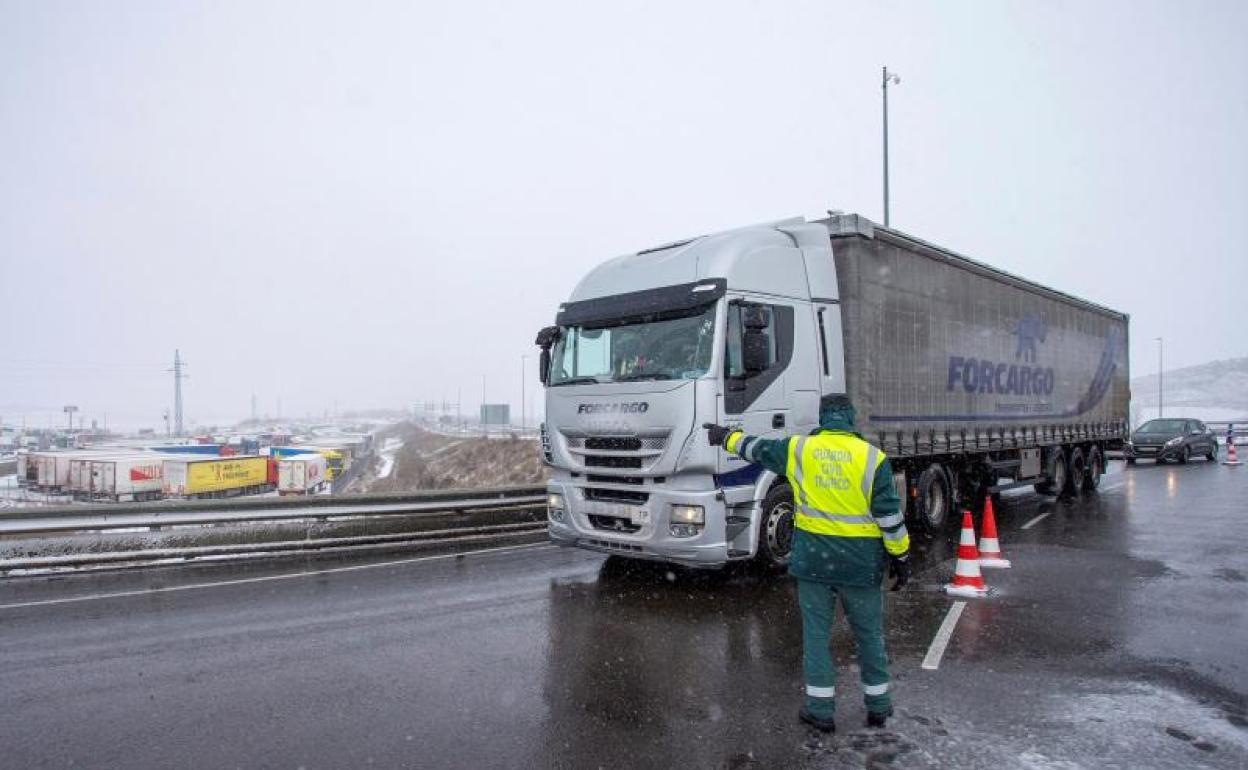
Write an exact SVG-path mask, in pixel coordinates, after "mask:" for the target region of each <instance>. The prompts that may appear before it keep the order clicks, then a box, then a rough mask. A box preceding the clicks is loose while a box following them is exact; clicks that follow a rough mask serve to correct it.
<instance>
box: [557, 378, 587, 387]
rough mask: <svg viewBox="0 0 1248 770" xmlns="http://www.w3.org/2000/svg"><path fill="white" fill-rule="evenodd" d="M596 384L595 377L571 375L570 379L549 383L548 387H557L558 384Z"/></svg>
mask: <svg viewBox="0 0 1248 770" xmlns="http://www.w3.org/2000/svg"><path fill="white" fill-rule="evenodd" d="M597 384H598V380H597V378H595V377H573V378H572V379H570V380H564V381H563V382H552V383H551V384H550V387H552V388H557V387H559V386H560V385H597Z"/></svg>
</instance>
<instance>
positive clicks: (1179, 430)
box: [1123, 417, 1218, 465]
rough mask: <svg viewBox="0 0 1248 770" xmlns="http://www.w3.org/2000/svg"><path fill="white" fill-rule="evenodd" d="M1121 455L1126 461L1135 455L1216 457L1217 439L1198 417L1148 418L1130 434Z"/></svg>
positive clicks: (1163, 458)
mask: <svg viewBox="0 0 1248 770" xmlns="http://www.w3.org/2000/svg"><path fill="white" fill-rule="evenodd" d="M1123 455H1124V456H1125V457H1126V458H1127V464H1128V465H1134V464H1135V461H1136V460H1138V459H1144V460H1156V461H1157V462H1159V463H1160V462H1165V461H1166V460H1178V461H1179V462H1181V463H1185V462H1187V461H1188V458H1191V457H1205V458H1207V459H1209V460H1211V461H1212V460H1217V459H1218V439H1217V436H1215V435H1214V434H1213V431H1211V430H1209V429H1208V428H1207V427H1205V424H1204V423H1203V422H1201V421H1200V420H1188V419H1183V418H1178V417H1175V418H1169V417H1168V418H1166V419H1158V420H1149V421H1148V422H1146V423H1144V424H1143V425H1141V426H1140V427H1139V428H1136V430H1135V433H1132V434H1131V438H1130V439H1128V441H1127V443H1126V446H1124V447H1123Z"/></svg>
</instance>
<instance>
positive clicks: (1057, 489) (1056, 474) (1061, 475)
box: [1036, 447, 1067, 497]
mask: <svg viewBox="0 0 1248 770" xmlns="http://www.w3.org/2000/svg"><path fill="white" fill-rule="evenodd" d="M1047 475H1048V477H1049V479H1048V481H1042V482H1040V483H1039V484H1036V491H1037V492H1039V493H1040V494H1042V495H1057V496H1059V497H1060V496H1061V494H1062V491H1063V490H1064V489H1066V476H1067V474H1066V453H1065V452H1063V451H1062V448H1061V447H1058V448H1057V449H1055V450H1053V452H1052V454H1051V455H1050V456H1049V466H1048V473H1047Z"/></svg>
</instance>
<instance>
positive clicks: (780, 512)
mask: <svg viewBox="0 0 1248 770" xmlns="http://www.w3.org/2000/svg"><path fill="white" fill-rule="evenodd" d="M767 550H768V551H770V552H771V557H772V560H773V561H776V562H777V563H784V562H787V561H788V560H789V554H790V553H792V551H793V506H792V505H791V504H790V503H780V504H779V505H777V506H776V507H774V508H772V509H771V515H769V516H768V517H767Z"/></svg>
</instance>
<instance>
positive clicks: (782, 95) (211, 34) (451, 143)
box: [0, 0, 1248, 426]
mask: <svg viewBox="0 0 1248 770" xmlns="http://www.w3.org/2000/svg"><path fill="white" fill-rule="evenodd" d="M1245 30H1248V3H1244V2H1189V3H1173V2H1151V3H1150V2H1134V1H1132V2H1043V3H1041V2H1025V3H1003V2H987V1H985V2H944V3H926V4H924V3H913V2H882V3H881V2H866V3H833V2H783V1H781V0H775V1H773V2H765V3H764V2H725V1H724V0H717V1H716V2H705V3H694V2H670V1H669V2H644V3H643V2H617V3H586V2H573V1H569V2H542V1H539V0H534V1H532V2H525V3H504V2H498V3H487V2H446V3H437V4H434V3H422V2H395V3H383V2H368V3H355V2H352V3H348V2H337V3H329V2H289V3H285V2H255V1H248V2H237V3H226V2H202V3H190V2H176V3H170V2H48V1H46V0H30V1H29V2H14V1H12V0H0V280H2V283H0V285H2V286H3V300H2V301H0V329H3V331H4V334H5V338H6V339H5V346H4V349H5V351H6V352H5V353H4V355H3V356H2V357H0V417H3V418H4V420H5V421H6V422H9V423H11V422H13V421H14V420H16V419H17V418H18V417H19V416H20V415H22V414H25V415H26V416H27V419H28V420H30V422H31V423H43V422H46V421H47V420H49V419H56V420H57V421H58V422H59V421H60V420H61V419H62V417H61V415H60V414H59V410H60V406H61V405H62V404H66V403H76V404H78V405H79V406H80V407H81V408H82V410H83V414H84V415H86V416H87V417H91V416H102V414H103V413H104V412H109V413H110V414H111V416H112V419H113V421H114V422H128V423H140V424H150V425H153V426H155V425H156V424H158V422H159V416H160V413H161V412H162V411H163V410H164V409H166V408H168V406H169V404H170V402H171V399H172V393H171V391H172V387H171V380H170V377H169V375H167V374H166V373H165V372H164V369H166V368H167V367H168V366H169V363H170V361H171V359H172V356H173V350H174V348H175V347H177V348H181V350H182V352H183V355H184V356H185V357H186V358H187V359H188V360H189V361H190V364H191V368H190V373H191V376H192V379H191V380H189V381H188V383H187V390H186V400H187V414H188V416H189V417H192V418H198V419H201V420H207V419H224V418H239V417H244V416H246V414H247V413H248V410H249V398H250V394H251V393H252V392H253V391H254V392H255V393H256V394H257V396H258V398H259V402H260V410H261V412H269V413H272V412H274V410H275V408H276V401H277V399H278V398H279V397H280V398H281V399H282V404H283V410H284V412H285V413H286V414H303V413H306V412H308V411H312V412H315V413H317V414H319V413H321V412H322V411H323V410H325V409H327V408H332V407H333V405H334V403H335V401H337V403H338V405H339V406H340V407H341V408H343V409H345V408H349V407H369V406H375V405H394V406H399V405H407V404H410V403H412V402H414V401H417V400H423V399H426V398H430V399H439V400H440V399H442V398H448V399H451V400H454V399H455V397H456V391H457V389H462V391H463V398H464V403H465V407H466V408H467V409H469V410H471V411H475V407H476V404H477V403H478V402H479V401H480V399H481V382H482V375H484V376H485V378H486V383H487V397H488V398H489V400H491V401H495V400H507V401H511V402H512V403H514V404H517V405H518V401H519V394H520V366H521V363H520V356H521V355H522V354H526V353H533V352H534V348H533V347H532V342H533V334H534V332H535V330H536V329H537V328H539V327H540V326H543V325H545V324H547V323H549V322H550V321H551V320H552V318H553V313H554V310H555V306H556V305H557V304H558V302H560V301H561V300H562V299H563V298H565V297H566V295H567V294H568V292H569V291H570V290H571V288H572V286H573V285H574V284H575V283H576V281H577V280H578V279H579V277H580V276H581V275H582V274H583V273H584V272H585V271H586V270H587V269H589V268H590V267H591V266H593V265H594V264H596V263H598V262H600V261H602V260H604V259H606V258H608V257H611V256H613V255H616V254H618V253H622V252H625V251H630V250H635V249H638V248H644V247H646V246H650V245H653V244H656V243H659V242H663V241H668V240H672V239H675V238H677V237H682V236H687V235H693V234H698V233H703V232H709V231H714V230H717V229H723V228H727V227H732V226H737V225H742V224H747V223H751V222H756V221H762V220H768V219H775V218H780V217H785V216H790V215H797V214H808V213H817V212H821V211H822V210H824V209H826V208H828V207H835V208H841V209H846V210H850V211H858V212H861V213H863V214H866V215H867V216H870V217H872V218H875V219H879V218H881V216H882V215H881V192H880V190H881V180H880V67H881V66H882V65H884V64H887V65H888V66H889V67H890V68H891V69H894V70H896V71H897V72H899V73H900V74H901V77H902V83H901V85H900V86H897V87H896V88H895V89H894V90H892V91H891V92H890V94H891V99H890V117H891V124H892V144H891V149H892V169H893V174H892V191H893V208H892V215H893V224H894V225H895V226H897V227H899V228H901V229H904V230H906V231H909V232H912V233H914V234H916V235H919V236H920V237H923V238H925V239H928V240H932V241H935V242H937V243H940V244H943V245H946V246H949V247H951V248H954V249H957V250H959V251H962V252H964V253H966V254H968V255H971V256H974V257H976V258H979V259H981V260H984V261H987V262H990V263H992V264H995V265H998V266H1000V267H1003V268H1005V269H1008V270H1011V271H1013V272H1016V273H1019V274H1021V275H1024V276H1027V277H1029V278H1033V279H1035V280H1038V281H1041V282H1043V283H1046V284H1050V285H1052V286H1054V287H1057V288H1060V289H1063V290H1066V291H1069V292H1071V293H1074V294H1077V295H1080V296H1083V297H1086V298H1088V299H1092V300H1095V301H1098V302H1102V303H1104V304H1107V305H1109V306H1111V307H1114V308H1116V309H1120V310H1123V311H1125V312H1128V313H1130V314H1131V315H1132V328H1131V334H1132V358H1133V364H1132V365H1133V370H1134V372H1135V373H1137V374H1139V373H1147V372H1150V371H1152V370H1153V369H1154V368H1155V366H1156V352H1155V351H1156V347H1155V343H1154V342H1153V341H1152V340H1153V338H1154V337H1156V336H1158V335H1164V336H1165V339H1166V353H1167V368H1170V367H1171V366H1174V367H1178V366H1183V365H1190V364H1196V363H1201V362H1204V361H1207V360H1211V359H1216V358H1227V357H1232V356H1241V355H1245V354H1248V343H1246V342H1245V337H1244V332H1243V329H1244V324H1245V313H1248V307H1246V305H1245V302H1244V300H1243V297H1244V291H1245V287H1248V247H1246V246H1245V243H1246V241H1245V235H1244V224H1245V215H1246V214H1248V141H1245V137H1248V45H1246V44H1245V40H1244V34H1245ZM533 364H534V361H533V359H530V361H529V375H528V379H529V380H530V382H529V398H530V401H531V403H533V404H537V403H538V397H537V393H536V391H537V388H536V387H535V384H536V379H535V375H534V373H533Z"/></svg>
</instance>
